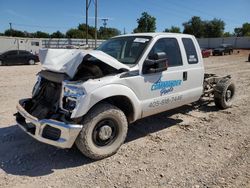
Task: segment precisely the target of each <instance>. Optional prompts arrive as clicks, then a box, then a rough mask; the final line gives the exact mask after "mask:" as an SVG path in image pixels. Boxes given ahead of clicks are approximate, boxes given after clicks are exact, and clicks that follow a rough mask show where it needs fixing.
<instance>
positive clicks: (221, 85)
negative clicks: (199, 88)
mask: <svg viewBox="0 0 250 188" xmlns="http://www.w3.org/2000/svg"><path fill="white" fill-rule="evenodd" d="M234 95H235V85H234V83H232V80H231V79H228V78H226V79H222V80H220V81H219V82H218V83H217V84H216V86H215V88H214V102H215V105H216V106H217V107H218V108H220V109H226V108H230V107H231V106H232V102H233V99H234Z"/></svg>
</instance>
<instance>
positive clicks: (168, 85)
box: [151, 78, 182, 95]
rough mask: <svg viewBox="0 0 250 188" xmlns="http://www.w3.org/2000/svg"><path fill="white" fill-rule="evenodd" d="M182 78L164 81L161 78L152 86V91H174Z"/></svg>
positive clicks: (164, 93)
mask: <svg viewBox="0 0 250 188" xmlns="http://www.w3.org/2000/svg"><path fill="white" fill-rule="evenodd" d="M181 84H182V80H167V81H162V80H161V78H160V79H159V80H157V81H156V82H155V83H154V84H153V85H152V87H151V91H155V90H161V91H160V94H161V95H166V94H168V93H171V92H173V91H174V87H177V86H180V85H181Z"/></svg>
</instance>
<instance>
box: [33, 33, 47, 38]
mask: <svg viewBox="0 0 250 188" xmlns="http://www.w3.org/2000/svg"><path fill="white" fill-rule="evenodd" d="M34 37H35V38H49V37H50V35H49V33H45V32H42V31H37V32H35V33H34Z"/></svg>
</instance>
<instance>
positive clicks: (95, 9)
mask: <svg viewBox="0 0 250 188" xmlns="http://www.w3.org/2000/svg"><path fill="white" fill-rule="evenodd" d="M96 47H97V0H95V48H96Z"/></svg>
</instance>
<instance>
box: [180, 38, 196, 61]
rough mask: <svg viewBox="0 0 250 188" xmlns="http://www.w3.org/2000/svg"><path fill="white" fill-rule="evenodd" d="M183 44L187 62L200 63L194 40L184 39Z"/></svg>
mask: <svg viewBox="0 0 250 188" xmlns="http://www.w3.org/2000/svg"><path fill="white" fill-rule="evenodd" d="M182 42H183V45H184V48H185V51H186V54H187V61H188V63H189V64H196V63H198V57H197V52H196V49H195V46H194V43H193V41H192V39H190V38H182Z"/></svg>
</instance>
